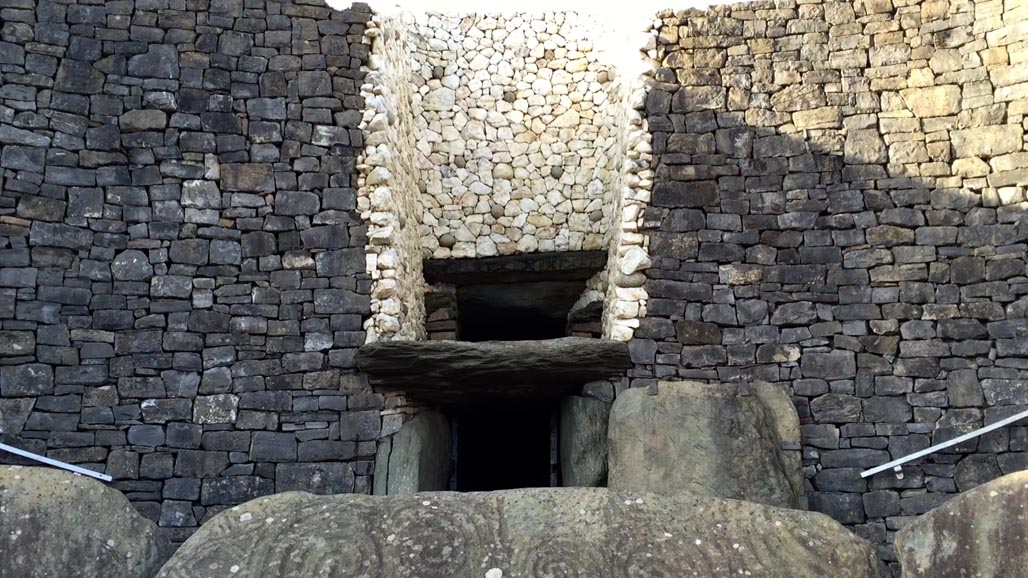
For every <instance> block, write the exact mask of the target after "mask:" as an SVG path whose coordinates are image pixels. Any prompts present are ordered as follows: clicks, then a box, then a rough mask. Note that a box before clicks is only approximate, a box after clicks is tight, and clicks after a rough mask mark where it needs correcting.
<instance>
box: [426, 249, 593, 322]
mask: <svg viewBox="0 0 1028 578" xmlns="http://www.w3.org/2000/svg"><path fill="white" fill-rule="evenodd" d="M606 263H607V254H606V252H603V251H574V252H564V253H546V254H538V255H509V256H504V257H489V258H484V259H441V260H428V261H425V262H424V263H423V268H424V274H425V281H426V282H428V284H429V285H431V286H432V287H433V288H434V291H432V292H430V296H431V299H430V298H429V297H426V312H427V314H428V324H427V326H426V329H428V332H429V334H430V336H431V338H432V339H457V340H460V341H526V340H542V339H555V338H559V337H566V336H569V335H577V336H588V334H589V333H591V332H593V330H594V329H596V328H598V327H599V325H598V319H599V310H597V311H596V312H595V313H596V315H592V313H594V312H593V311H592V309H590V310H588V311H584V312H583V311H579V308H580V307H581V304H579V308H575V306H576V303H577V302H579V301H580V299H581V298H582V297H583V293H584V292H585V291H586V282H587V280H588V279H589V278H590V277H592V276H593V275H595V274H596V273H597V272H599V271H601V270H602V269H603V267H604V266H606ZM593 293H595V291H594V292H593ZM573 309H574V310H573ZM583 314H585V315H587V316H589V315H591V316H592V317H595V318H596V319H595V320H593V319H592V318H591V317H590V318H589V319H585V320H583V318H582V317H583ZM594 321H595V323H593V322H594ZM589 323H593V325H595V326H596V327H591V326H588V324H589Z"/></svg>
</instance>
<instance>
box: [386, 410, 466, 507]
mask: <svg viewBox="0 0 1028 578" xmlns="http://www.w3.org/2000/svg"><path fill="white" fill-rule="evenodd" d="M449 466H450V421H449V420H448V419H446V416H444V415H443V414H441V413H439V412H438V411H434V410H421V411H419V412H418V414H417V415H415V416H414V418H413V419H411V420H410V421H408V422H407V423H405V424H403V427H401V428H400V431H398V432H396V435H394V436H392V437H391V438H388V439H385V440H382V441H380V442H379V452H378V457H377V458H376V460H375V468H376V469H375V493H376V494H379V495H386V494H388V495H390V496H409V495H412V494H416V493H417V492H426V491H435V490H445V489H447V488H448V487H449V482H450V468H449Z"/></svg>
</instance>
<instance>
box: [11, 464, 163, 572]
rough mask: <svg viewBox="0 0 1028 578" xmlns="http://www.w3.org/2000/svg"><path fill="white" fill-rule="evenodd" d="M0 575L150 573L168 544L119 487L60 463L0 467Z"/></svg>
mask: <svg viewBox="0 0 1028 578" xmlns="http://www.w3.org/2000/svg"><path fill="white" fill-rule="evenodd" d="M0 528H2V531H3V539H0V577H4V578H6V577H10V578H15V577H17V578H54V577H58V576H59V577H61V578H150V577H151V576H153V575H154V574H156V573H157V570H158V569H159V568H160V566H161V563H162V562H163V560H164V559H165V557H166V555H167V554H168V553H169V552H170V548H169V546H168V544H167V542H166V541H164V540H163V539H162V538H161V537H160V535H159V534H158V530H157V526H156V525H155V524H154V523H153V522H151V521H149V520H147V519H145V518H143V517H142V516H140V515H139V514H138V513H136V510H135V509H134V508H133V507H132V506H131V505H130V504H129V501H128V499H126V498H125V496H123V495H122V494H121V493H120V492H118V491H117V490H113V489H111V488H108V487H107V486H104V485H103V484H101V483H100V482H97V481H95V480H93V479H91V478H87V477H83V476H77V475H75V474H71V473H68V472H64V471H60V470H52V469H46V468H26V467H20V466H3V467H0Z"/></svg>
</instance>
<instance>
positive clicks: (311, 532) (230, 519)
mask: <svg viewBox="0 0 1028 578" xmlns="http://www.w3.org/2000/svg"><path fill="white" fill-rule="evenodd" d="M269 520H273V522H270V521H269ZM683 568H685V569H689V570H690V571H692V572H696V573H697V575H700V576H713V575H731V576H738V575H746V573H747V572H748V573H749V574H750V575H752V576H764V577H767V578H785V577H788V578H821V577H823V576H846V577H848V578H874V577H876V576H880V574H879V573H878V571H879V564H878V561H877V559H876V556H875V554H874V550H873V548H872V546H871V545H870V544H868V543H867V542H865V541H864V540H862V539H860V538H858V537H857V536H855V535H853V534H851V533H850V532H848V531H846V530H845V529H844V528H843V527H842V526H840V525H839V524H837V523H836V522H834V521H833V520H831V519H830V518H828V517H827V516H823V515H821V514H816V513H811V512H800V511H796V510H783V509H779V508H769V507H766V506H761V505H759V504H752V503H748V502H741V501H734V500H719V499H716V498H700V497H694V496H660V495H654V494H647V493H635V492H614V491H609V490H606V489H571V488H566V489H532V490H511V491H500V492H486V493H468V494H453V493H426V494H420V495H418V496H410V497H405V496H386V497H380V496H357V495H353V496H328V497H315V496H311V495H309V494H302V493H288V494H280V495H277V496H269V497H264V498H260V499H258V500H255V501H253V502H249V503H247V504H244V505H242V506H237V507H234V508H231V509H229V510H228V511H226V512H224V513H222V514H221V515H220V516H218V517H216V518H215V519H213V520H211V521H210V522H208V523H207V524H205V525H204V526H203V527H202V528H201V529H200V531H199V532H197V533H196V534H195V535H194V536H193V537H192V538H191V539H190V540H189V541H187V542H186V543H185V544H184V545H183V547H182V548H181V549H180V550H179V551H178V552H177V553H176V554H175V556H174V557H173V558H172V559H171V560H170V561H169V562H168V564H166V565H165V566H164V568H163V569H162V570H161V573H160V574H159V575H158V576H159V577H160V578H186V577H188V578H208V577H209V578H215V577H218V578H221V577H223V576H229V575H231V576H239V577H240V578H256V577H258V576H259V577H262V578H286V577H289V576H311V577H317V578H348V577H352V576H382V577H383V578H394V577H395V578H399V577H401V576H415V575H417V576H454V577H459V578H481V577H482V576H484V575H486V573H489V575H490V576H493V575H496V576H499V575H500V574H499V572H502V573H503V575H504V576H532V577H536V578H545V577H549V576H564V575H571V576H611V577H625V578H627V577H630V576H664V575H667V576H674V575H677V574H678V573H680V572H681V571H682V569H683Z"/></svg>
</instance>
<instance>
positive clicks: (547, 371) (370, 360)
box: [357, 337, 632, 403]
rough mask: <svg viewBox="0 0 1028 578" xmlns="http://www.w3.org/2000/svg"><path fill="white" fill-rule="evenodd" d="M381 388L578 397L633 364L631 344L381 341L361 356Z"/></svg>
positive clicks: (476, 397) (448, 399)
mask: <svg viewBox="0 0 1028 578" xmlns="http://www.w3.org/2000/svg"><path fill="white" fill-rule="evenodd" d="M357 364H358V366H359V367H360V370H361V371H363V372H364V373H366V374H367V375H368V380H369V382H370V383H371V385H372V386H373V387H375V388H377V389H380V390H386V391H402V392H404V393H405V394H407V395H409V396H411V397H414V398H417V399H419V400H422V401H432V402H437V403H461V402H467V401H481V400H483V398H492V399H495V398H516V399H539V398H553V397H559V396H563V395H569V394H575V393H578V392H579V391H580V390H581V387H582V385H584V384H585V383H588V382H590V381H596V380H601V379H607V378H609V377H613V376H616V375H620V374H621V373H622V372H623V371H624V370H626V369H628V368H630V367H631V365H632V360H631V357H630V355H629V352H628V344H626V343H623V342H619V341H607V340H603V339H590V338H584V337H564V338H560V339H544V340H537V341H483V342H467V341H380V342H376V343H369V344H367V345H364V346H363V347H361V348H360V350H359V351H358V353H357Z"/></svg>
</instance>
